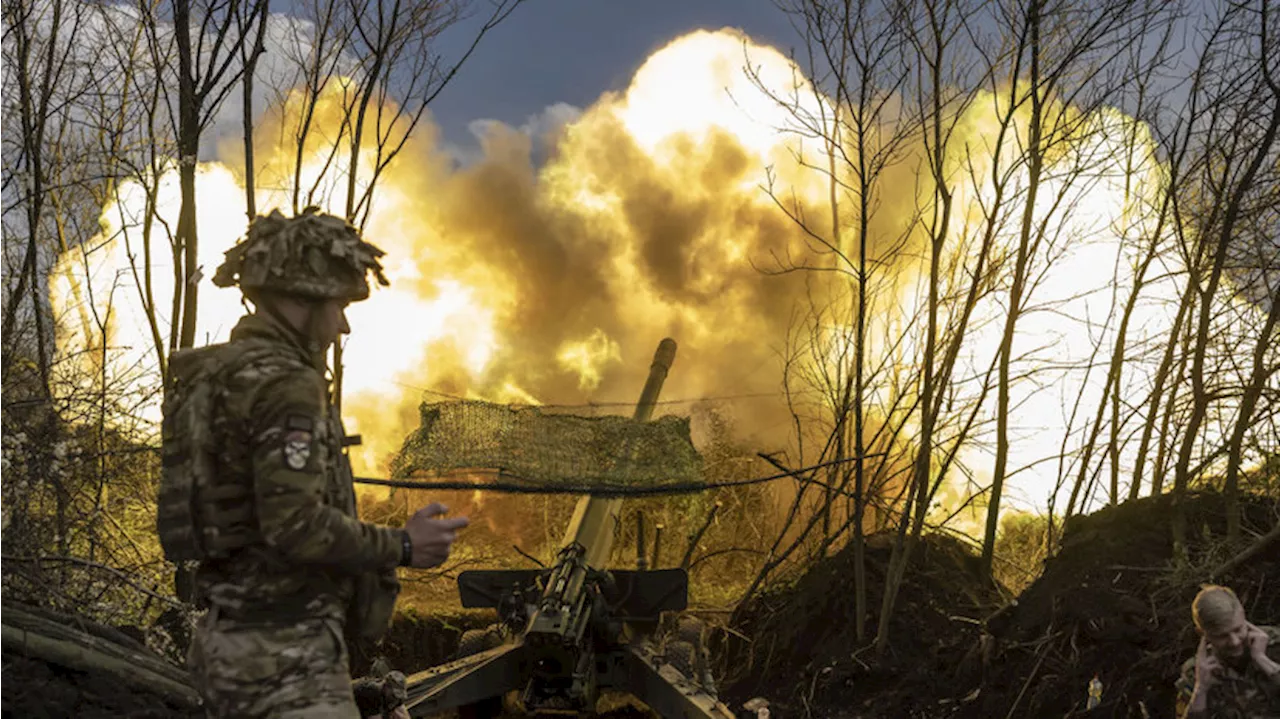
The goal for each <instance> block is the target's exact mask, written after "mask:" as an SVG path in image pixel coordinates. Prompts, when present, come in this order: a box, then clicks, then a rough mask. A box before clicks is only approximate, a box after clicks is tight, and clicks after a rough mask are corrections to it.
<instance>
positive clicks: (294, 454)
mask: <svg viewBox="0 0 1280 719" xmlns="http://www.w3.org/2000/svg"><path fill="white" fill-rule="evenodd" d="M311 441H312V435H311V433H310V432H305V431H303V430H300V429H290V430H288V431H287V432H285V433H284V447H283V451H284V463H285V464H286V465H288V467H289V469H293V470H301V469H305V468H306V466H307V462H308V461H309V460H310V459H311Z"/></svg>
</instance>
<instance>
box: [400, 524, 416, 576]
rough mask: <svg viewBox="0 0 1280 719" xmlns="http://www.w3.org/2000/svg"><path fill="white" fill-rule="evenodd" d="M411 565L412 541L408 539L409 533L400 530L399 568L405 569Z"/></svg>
mask: <svg viewBox="0 0 1280 719" xmlns="http://www.w3.org/2000/svg"><path fill="white" fill-rule="evenodd" d="M410 564H413V540H412V539H409V532H408V531H406V530H403V529H402V530H400V566H402V567H407V566H409V565H410Z"/></svg>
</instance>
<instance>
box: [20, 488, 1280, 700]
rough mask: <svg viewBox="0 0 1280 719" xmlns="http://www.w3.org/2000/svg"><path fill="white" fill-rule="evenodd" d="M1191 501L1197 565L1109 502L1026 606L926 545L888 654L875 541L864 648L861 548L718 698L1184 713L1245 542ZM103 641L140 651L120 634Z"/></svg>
mask: <svg viewBox="0 0 1280 719" xmlns="http://www.w3.org/2000/svg"><path fill="white" fill-rule="evenodd" d="M1184 507H1185V509H1186V514H1187V517H1188V525H1187V526H1188V532H1187V536H1188V546H1187V552H1186V559H1185V560H1182V561H1175V559H1174V548H1173V544H1172V541H1171V539H1170V531H1169V526H1170V520H1171V517H1172V513H1173V508H1172V505H1171V503H1170V499H1169V498H1168V497H1167V496H1166V497H1157V498H1150V499H1142V500H1138V501H1135V502H1129V503H1126V504H1122V505H1119V506H1115V507H1108V508H1105V509H1103V510H1100V511H1098V512H1096V513H1094V514H1091V515H1088V516H1084V517H1078V518H1075V519H1073V520H1072V521H1071V522H1069V523H1068V524H1067V526H1066V527H1065V528H1064V530H1063V536H1062V541H1061V544H1060V548H1059V551H1058V552H1057V554H1056V555H1055V556H1054V557H1053V558H1051V559H1050V560H1049V561H1048V562H1047V563H1046V565H1045V567H1044V571H1043V573H1042V574H1041V576H1040V577H1039V578H1038V579H1037V580H1036V581H1035V582H1034V583H1032V584H1031V585H1030V586H1029V587H1028V588H1027V589H1026V590H1025V591H1024V592H1022V594H1021V595H1020V596H1019V597H1018V598H1017V599H1016V600H1015V601H1013V602H1003V601H1002V600H1001V594H1000V592H999V591H998V590H997V589H996V588H995V587H993V586H991V585H990V584H989V583H987V582H985V581H983V580H982V579H981V577H980V576H979V572H978V571H977V566H978V563H977V558H976V556H974V554H973V553H972V551H971V550H970V549H969V547H968V545H966V544H964V543H962V542H960V541H958V540H955V539H953V538H950V537H947V536H945V535H941V534H928V535H925V537H923V538H922V541H921V543H920V545H919V546H918V547H916V550H915V552H914V553H913V559H912V561H911V564H910V566H909V567H908V569H907V572H906V575H905V579H904V582H903V585H902V587H901V590H900V592H899V595H898V600H897V608H896V610H895V611H894V613H893V615H892V619H891V621H890V624H889V636H888V644H887V649H886V650H885V651H884V652H883V653H878V652H876V651H875V649H874V646H873V641H874V633H875V628H876V624H877V622H876V618H877V614H878V611H879V599H880V596H881V592H882V589H883V584H884V576H885V570H886V568H887V565H888V558H889V555H890V544H891V541H890V540H889V539H888V538H887V537H871V538H868V542H867V545H866V551H865V556H866V570H867V597H868V601H867V607H868V617H867V622H866V625H865V632H864V637H863V639H862V640H859V639H858V637H857V634H856V629H855V626H854V621H853V617H854V601H853V595H854V592H853V573H852V561H853V552H852V550H851V549H850V548H845V549H843V550H842V551H840V552H838V553H836V554H834V555H833V556H831V557H828V558H827V559H825V560H823V561H822V562H820V563H818V564H817V565H815V566H814V567H813V568H812V569H811V570H810V571H808V572H807V573H806V574H804V575H803V576H801V577H799V578H798V579H797V580H796V581H794V582H793V583H791V584H790V585H788V586H784V587H776V588H773V589H771V590H769V591H767V592H765V593H763V594H761V595H760V596H758V597H756V598H755V599H753V600H752V601H751V602H750V603H749V604H748V605H747V606H745V607H743V609H742V611H741V612H740V613H739V621H738V622H737V626H735V627H733V628H732V630H731V631H727V630H721V631H714V630H713V631H712V632H711V636H712V639H713V642H712V647H713V650H714V652H715V655H716V656H715V659H716V664H717V666H718V668H719V674H720V677H721V687H722V691H721V697H722V699H724V700H725V701H726V703H728V704H730V706H732V707H733V708H734V709H735V710H738V709H740V708H741V706H742V704H743V702H745V701H746V700H748V699H751V698H754V697H764V698H765V699H767V700H768V701H769V703H770V706H769V709H770V715H771V717H772V719H801V718H806V717H816V718H819V719H823V718H825V719H853V718H854V717H858V718H864V719H873V718H881V717H883V718H895V719H896V718H898V717H961V718H965V719H968V718H973V719H977V718H978V717H984V718H985V717H1066V716H1081V715H1085V714H1087V715H1088V716H1090V717H1135V718H1136V717H1165V716H1172V714H1173V710H1174V709H1173V708H1174V692H1173V682H1174V680H1175V679H1176V677H1177V673H1178V668H1179V666H1180V664H1181V663H1182V661H1183V660H1184V659H1185V658H1186V657H1188V656H1190V655H1191V654H1192V653H1193V652H1194V650H1195V646H1196V642H1197V637H1196V634H1195V630H1194V628H1193V627H1192V626H1191V622H1190V614H1189V611H1188V607H1189V605H1190V601H1191V598H1192V597H1193V596H1194V595H1195V593H1196V591H1198V588H1199V586H1200V584H1202V583H1203V582H1204V581H1207V580H1208V579H1209V576H1210V574H1211V573H1212V572H1213V570H1215V569H1216V568H1218V567H1220V566H1221V565H1222V564H1223V563H1224V562H1225V561H1226V560H1227V559H1228V558H1229V557H1230V556H1231V554H1232V553H1234V552H1235V551H1236V550H1238V549H1239V548H1240V546H1234V547H1232V546H1228V545H1226V544H1225V543H1224V541H1223V537H1224V535H1225V530H1226V512H1225V505H1224V502H1223V500H1222V498H1221V497H1220V496H1218V495H1216V494H1201V495H1193V496H1191V497H1189V498H1187V500H1186V501H1185V503H1184ZM1276 522H1277V505H1276V502H1275V500H1274V499H1266V498H1252V499H1247V500H1246V501H1244V502H1243V522H1242V528H1243V532H1242V534H1243V536H1244V538H1245V539H1244V540H1242V542H1243V543H1247V542H1248V540H1249V539H1250V538H1251V537H1256V536H1258V535H1261V534H1263V533H1265V532H1267V531H1269V530H1271V529H1272V528H1273V527H1274V526H1275V524H1276ZM1214 579H1215V581H1218V582H1220V583H1223V584H1227V585H1228V586H1231V587H1233V588H1234V589H1235V590H1236V592H1237V593H1238V594H1239V595H1240V597H1241V600H1242V601H1243V602H1244V604H1245V607H1246V609H1247V611H1248V614H1249V617H1250V619H1251V621H1253V622H1254V623H1256V624H1280V591H1276V588H1277V586H1278V585H1280V551H1274V546H1273V547H1272V548H1271V551H1266V552H1262V553H1260V554H1258V555H1257V556H1255V557H1254V558H1253V559H1251V560H1250V561H1248V562H1245V563H1243V564H1241V565H1239V566H1237V567H1235V568H1232V569H1231V570H1230V571H1228V572H1226V573H1224V574H1223V575H1222V576H1218V577H1215V578H1214ZM77 621H78V620H77ZM489 621H490V617H488V616H485V615H484V614H482V613H456V614H447V615H441V614H431V615H428V614H419V613H416V612H412V611H410V612H405V613H402V614H400V615H398V616H397V618H396V619H395V622H394V624H393V626H392V628H391V630H390V632H389V633H388V636H387V637H386V638H385V639H384V640H383V642H382V644H381V645H380V646H379V647H377V648H376V652H377V653H380V654H381V655H383V656H385V657H386V658H387V659H388V660H389V662H390V663H391V665H392V666H394V667H396V668H399V669H401V670H403V671H405V672H406V673H412V672H414V671H418V670H421V669H424V668H427V667H429V666H432V665H434V664H437V663H440V662H443V661H445V660H447V659H449V658H451V657H452V656H453V654H454V652H455V651H456V649H457V643H458V638H459V637H460V636H461V634H462V632H463V631H465V630H467V629H470V628H475V627H479V626H483V625H484V624H486V623H488V622H489ZM133 633H134V634H137V632H133ZM98 634H100V635H101V636H102V637H106V638H111V639H112V640H113V641H117V642H120V643H122V644H130V643H132V644H133V646H132V648H133V649H137V648H138V647H141V644H138V643H136V641H134V640H133V639H131V638H130V637H127V636H123V635H121V633H120V632H118V631H112V630H110V629H109V628H101V629H100V631H99V632H98ZM144 649H145V648H144ZM374 653H375V652H374V650H373V649H372V648H355V649H354V651H353V666H352V670H353V673H355V674H360V673H362V672H364V671H365V670H366V669H367V667H368V666H369V662H370V661H371V660H372V658H373V655H374ZM1095 676H1096V677H1097V678H1098V680H1099V681H1100V682H1101V683H1102V686H1103V691H1102V696H1101V702H1100V704H1099V705H1098V706H1097V707H1096V708H1094V709H1093V710H1092V711H1088V712H1086V711H1085V702H1086V699H1087V697H1088V685H1089V682H1090V680H1091V679H1093V678H1094V677H1095ZM3 685H4V690H3V692H0V704H2V712H3V715H4V716H5V717H10V716H12V717H37V718H38V717H77V719H99V718H105V717H145V718H150V717H195V716H199V714H198V713H197V712H196V710H195V709H194V707H189V706H183V705H182V704H181V703H180V702H174V701H172V700H171V699H170V698H167V697H165V696H162V695H161V694H158V693H155V692H152V691H148V689H146V688H145V687H144V686H130V685H129V684H128V683H125V682H121V681H118V680H116V679H114V678H112V677H111V676H108V675H105V674H101V673H96V672H82V671H76V670H73V669H68V668H66V667H65V666H63V665H59V664H58V663H56V662H50V661H41V660H37V659H33V658H30V657H28V656H25V655H24V654H23V653H22V652H18V651H13V647H12V645H11V643H10V642H6V649H5V652H4V657H3ZM599 716H602V717H608V718H609V719H627V718H632V717H637V718H638V717H643V716H646V712H644V711H642V710H640V709H639V708H638V707H637V706H636V705H634V704H628V703H627V702H625V701H622V700H619V699H616V698H615V706H614V707H613V708H611V709H609V710H608V711H605V712H603V713H602V714H601V715H599Z"/></svg>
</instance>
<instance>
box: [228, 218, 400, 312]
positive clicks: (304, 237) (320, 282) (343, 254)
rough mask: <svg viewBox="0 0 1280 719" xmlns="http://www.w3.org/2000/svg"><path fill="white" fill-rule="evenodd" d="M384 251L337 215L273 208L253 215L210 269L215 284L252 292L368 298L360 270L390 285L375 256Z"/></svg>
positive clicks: (354, 298) (250, 293)
mask: <svg viewBox="0 0 1280 719" xmlns="http://www.w3.org/2000/svg"><path fill="white" fill-rule="evenodd" d="M384 254H385V253H384V252H383V251H382V250H380V249H378V248H377V247H374V246H373V245H371V244H369V243H368V242H365V241H364V240H363V239H361V237H360V231H359V230H358V229H356V227H355V226H354V225H352V224H351V223H350V222H347V221H346V220H344V219H342V218H341V217H337V216H334V215H329V214H325V213H322V212H320V210H319V208H316V207H308V208H307V209H305V210H303V211H302V213H301V214H299V215H297V216H296V217H285V216H284V215H283V214H281V213H280V211H279V210H272V212H271V214H270V215H267V216H265V217H264V216H262V215H259V216H257V217H255V218H254V220H253V222H251V223H250V224H249V232H248V235H247V236H246V237H245V238H244V240H242V241H241V242H237V243H236V245H235V246H234V247H232V248H231V249H230V250H227V253H226V260H224V261H223V263H222V266H220V267H219V268H218V271H217V273H215V274H214V277H213V284H215V285H217V286H218V287H231V286H232V285H239V286H240V289H241V290H242V291H243V292H244V293H245V294H246V295H250V296H252V295H253V294H254V293H257V292H260V291H264V290H265V291H268V292H275V293H278V294H283V295H293V296H296V297H304V298H307V299H314V300H326V299H340V300H346V301H348V302H358V301H360V300H363V299H366V298H368V297H369V283H368V281H367V280H366V276H365V273H366V272H368V271H370V270H372V271H373V274H374V277H376V278H377V279H378V283H379V284H381V285H383V286H384V287H385V286H387V285H388V284H390V283H389V282H388V281H387V278H386V276H385V275H383V273H382V264H381V263H379V262H378V258H380V257H382V256H383V255H384Z"/></svg>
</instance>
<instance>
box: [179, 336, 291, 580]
mask: <svg viewBox="0 0 1280 719" xmlns="http://www.w3.org/2000/svg"><path fill="white" fill-rule="evenodd" d="M272 351H273V350H272V348H270V347H269V346H263V345H256V346H255V345H252V344H249V343H244V342H240V343H235V344H231V343H223V344H216V345H210V346H207V347H199V348H193V349H183V350H178V351H176V352H174V353H173V354H172V355H171V356H170V358H169V376H168V378H167V379H166V380H165V384H164V400H163V404H162V408H163V414H164V419H163V422H162V423H161V428H160V434H161V452H160V454H161V460H160V463H161V467H160V491H159V493H158V496H157V501H156V532H157V533H158V534H159V535H160V546H161V547H162V548H163V549H164V556H165V559H167V560H169V561H171V562H174V563H178V562H188V561H200V560H206V559H225V558H227V557H229V556H230V555H231V553H232V552H233V551H235V550H237V549H240V548H242V547H244V546H247V545H249V544H251V543H254V542H255V541H256V540H257V538H258V536H259V534H258V528H257V521H256V508H255V506H254V496H253V483H252V482H251V481H246V478H244V477H240V476H236V474H235V473H232V472H228V471H226V469H225V468H223V467H222V466H221V462H220V460H219V458H220V456H222V455H223V444H224V443H225V442H226V440H227V436H226V435H227V432H226V428H225V427H223V426H222V425H223V422H222V417H223V416H224V414H225V412H224V408H225V405H226V379H227V378H228V377H230V376H231V375H232V374H234V373H235V372H236V371H238V370H239V369H241V368H243V367H246V366H248V365H249V364H250V363H252V362H253V361H255V360H258V359H263V358H265V357H267V356H269V355H270V354H272Z"/></svg>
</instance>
